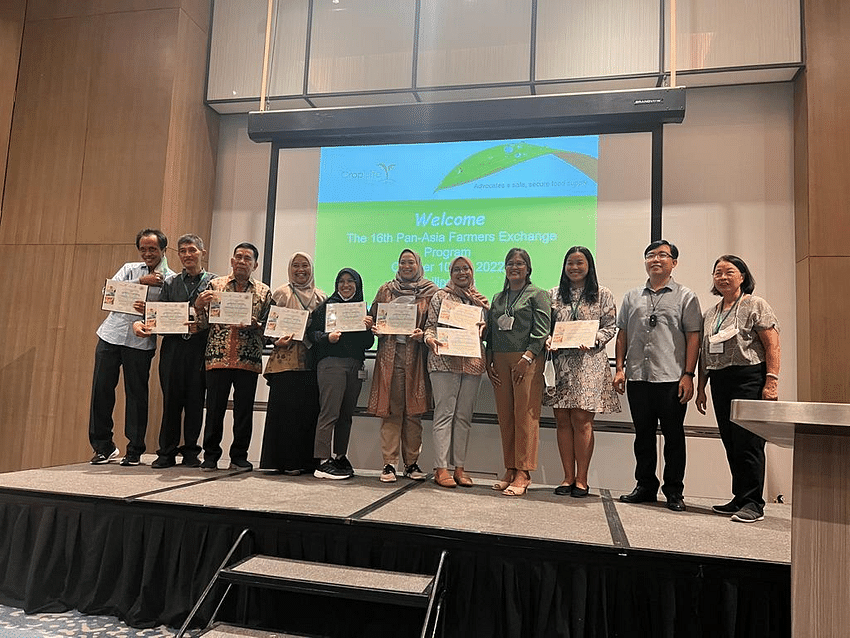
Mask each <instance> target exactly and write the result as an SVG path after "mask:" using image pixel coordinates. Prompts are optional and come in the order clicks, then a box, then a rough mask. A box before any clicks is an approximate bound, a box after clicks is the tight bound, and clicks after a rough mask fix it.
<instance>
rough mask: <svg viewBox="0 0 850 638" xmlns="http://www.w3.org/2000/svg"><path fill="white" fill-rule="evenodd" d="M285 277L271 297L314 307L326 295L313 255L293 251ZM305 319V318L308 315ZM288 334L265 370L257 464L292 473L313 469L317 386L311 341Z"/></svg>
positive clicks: (278, 303)
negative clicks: (315, 274)
mask: <svg viewBox="0 0 850 638" xmlns="http://www.w3.org/2000/svg"><path fill="white" fill-rule="evenodd" d="M288 273H289V281H288V282H287V283H285V284H284V285H282V286H281V287H280V288H278V289H277V290H275V291H274V292H273V293H272V303H273V304H274V305H276V306H281V307H284V308H292V309H295V310H307V311H309V312H312V311H313V310H314V309H315V308H316V307H317V306H319V305H320V304H321V303H322V302H323V301H324V300H325V299H326V298H327V295H326V294H325V293H324V292H322V291H321V290H319V289H318V288H316V285H315V279H314V277H313V260H312V259H311V258H310V255H308V254H307V253H303V252H297V253H295V254H294V255H292V257H291V258H290V259H289V269H288ZM308 323H309V320H308ZM311 346H312V344H311V343H310V341H309V340H308V339H307V337H306V336H305V339H304V341H295V340H294V339H293V338H292V335H287V336H284V337H281V338H279V339H277V341H275V342H274V349H273V350H272V353H271V356H270V357H269V361H268V363H267V364H266V370H265V372H264V373H263V376H264V377H265V378H266V382H267V383H268V385H269V400H268V408H267V410H266V425H265V432H264V434H263V450H262V454H261V457H260V467H262V468H269V469H276V470H282V471H287V472H293V473H300V472H302V471H312V470H313V469H314V468H313V467H312V465H313V438H314V436H315V431H316V419H317V418H318V415H319V387H318V384H317V382H316V370H315V369H314V366H313V365H312V362H311V359H312V357H310V347H311Z"/></svg>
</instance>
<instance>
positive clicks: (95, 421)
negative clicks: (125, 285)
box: [89, 228, 174, 466]
mask: <svg viewBox="0 0 850 638" xmlns="http://www.w3.org/2000/svg"><path fill="white" fill-rule="evenodd" d="M167 245H168V238H166V236H165V234H164V233H163V232H162V231H160V230H155V229H152V228H146V229H144V230H142V231H139V234H138V235H136V248H138V250H139V255H140V256H141V258H142V261H141V262H129V263H126V264H124V265H123V266H121V268H120V269H119V270H118V272H117V273H115V275H114V276H113V277H112V279H114V280H117V281H128V282H132V283H139V284H144V285H146V286H148V293H147V300H148V301H158V300H159V294H160V289H161V287H162V283H163V282H164V281H165V279H166V278H167V277H169V276H171V275H173V274H174V273H173V272H172V271H171V270H169V269H168V265H167V262H166V261H165V259H164V251H165V247H166V246H167ZM137 318H138V317H137V316H136V315H131V314H126V313H121V312H110V313H109V315H108V316H107V317H106V319H105V320H104V321H103V323H102V324H100V328H98V329H97V337H98V339H97V348H96V349H95V353H94V380H93V381H92V393H91V411H90V412H89V442H90V443H91V446H92V448H93V449H94V456H93V457H92V459H91V463H92V465H100V464H102V463H108V462H109V461H111V460H113V459H115V458H117V457H118V448H117V447H116V445H115V443H114V442H113V440H112V429H113V421H112V411H113V409H114V408H115V388H116V387H117V386H118V375H119V373H120V370H121V368H123V369H124V393H125V395H126V397H125V408H124V434H125V436H126V437H127V439H128V444H127V451H126V454H125V455H124V458H123V459H122V460H121V465H124V466H128V465H138V464H139V463H140V457H141V455H142V453H143V452H144V451H145V433H146V432H147V427H148V380H149V378H150V369H151V360H152V359H153V355H154V351H155V349H156V339H155V338H153V337H137V336H136V335H135V334H134V333H133V322H134V321H135V320H136V319H137Z"/></svg>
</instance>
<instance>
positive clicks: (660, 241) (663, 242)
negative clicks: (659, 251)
mask: <svg viewBox="0 0 850 638" xmlns="http://www.w3.org/2000/svg"><path fill="white" fill-rule="evenodd" d="M661 246H670V256H671V257H672V258H673V259H678V258H679V249H678V248H676V244H671V243H670V242H669V241H667V240H666V239H656V240H655V241H654V242H652V243H651V244H650V245H649V246H647V247H646V250H644V251H643V256H644V257H646V255H647V253H648V252H650V251H651V250H655V249H656V248H660V247H661Z"/></svg>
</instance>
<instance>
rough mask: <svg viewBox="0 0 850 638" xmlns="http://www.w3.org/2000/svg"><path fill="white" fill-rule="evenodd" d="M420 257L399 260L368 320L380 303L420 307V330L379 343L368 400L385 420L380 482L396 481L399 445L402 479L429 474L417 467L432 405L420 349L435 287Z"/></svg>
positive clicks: (411, 253) (387, 336) (408, 254)
mask: <svg viewBox="0 0 850 638" xmlns="http://www.w3.org/2000/svg"><path fill="white" fill-rule="evenodd" d="M424 275H425V273H424V270H423V268H422V260H421V259H420V257H419V255H418V254H417V253H416V252H414V251H412V250H410V249H409V248H406V249H404V250H403V251H402V252H401V255H399V258H398V272H396V276H395V278H394V279H393V280H392V281H388V282H387V283H385V284H384V285H383V286H381V287H380V288H379V289H378V293H377V294H376V295H375V301H373V302H372V308H371V310H370V314H371V315H372V317H373V318H375V317H376V316H377V312H378V304H379V303H398V304H411V305H415V306H416V328H415V329H414V331H413V332H412V333H410V334H408V335H396V334H385V335H379V337H378V353H377V355H376V357H375V373H374V379H373V381H372V390H371V393H370V395H369V411H370V412H372V413H373V414H375V415H376V416H379V417H381V418H382V419H383V420H382V421H381V456H382V457H383V462H384V469H383V471H382V472H381V481H383V482H385V483H389V482H393V481H395V480H396V464H397V463H398V457H399V445H401V458H402V461H403V462H404V475H405V476H407V477H409V478H412V479H414V480H417V481H421V480H422V479H424V478H425V473H424V472H423V471H422V470H421V469H420V468H419V465H418V464H417V463H418V461H419V453H420V452H421V451H422V413H423V412H425V411H427V410H428V408H429V407H430V406H429V403H430V388H429V387H428V378H427V373H426V369H425V364H426V356H427V350H426V348H425V346H424V345H423V343H422V337H423V335H424V333H423V330H422V329H423V328H424V327H425V320H426V319H427V316H428V303H429V302H430V301H431V297H432V296H433V295H434V293H435V292H437V285H436V284H435V283H434V282H432V281H429V280H428V279H425V276H424Z"/></svg>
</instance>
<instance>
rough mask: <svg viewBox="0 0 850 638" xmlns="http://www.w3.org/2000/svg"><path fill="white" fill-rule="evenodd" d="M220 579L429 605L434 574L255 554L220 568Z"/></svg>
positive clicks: (357, 597)
mask: <svg viewBox="0 0 850 638" xmlns="http://www.w3.org/2000/svg"><path fill="white" fill-rule="evenodd" d="M221 580H223V581H226V582H233V583H240V584H244V585H257V586H263V587H270V588H274V589H282V590H286V591H295V592H302V593H311V594H322V595H331V596H339V597H342V598H349V599H353V600H364V601H372V602H386V603H391V604H396V605H406V606H410V607H427V606H428V600H429V598H430V595H431V589H432V588H433V587H434V580H435V579H434V576H425V575H422V574H404V573H400V572H390V571H383V570H380V569H365V568H362V567H346V566H342V565H331V564H328V563H313V562H309V561H301V560H292V559H288V558H276V557H274V556H261V555H254V556H249V557H248V558H245V559H244V560H242V561H240V562H238V563H236V564H235V565H233V566H231V567H229V568H227V569H223V570H222V571H221Z"/></svg>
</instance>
